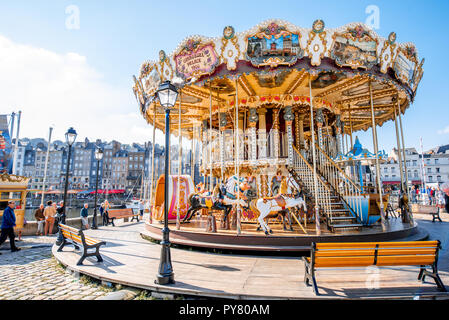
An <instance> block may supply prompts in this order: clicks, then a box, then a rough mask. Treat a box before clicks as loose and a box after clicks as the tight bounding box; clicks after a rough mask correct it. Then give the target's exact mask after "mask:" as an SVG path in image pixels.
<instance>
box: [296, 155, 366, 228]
mask: <svg viewBox="0 0 449 320" xmlns="http://www.w3.org/2000/svg"><path fill="white" fill-rule="evenodd" d="M317 167H318V166H317ZM289 172H290V174H291V175H292V177H293V178H294V179H295V181H296V183H297V184H298V185H299V186H300V187H301V189H302V190H303V192H304V195H305V198H306V199H305V200H306V203H307V205H308V206H310V209H311V210H312V212H314V210H315V209H314V208H315V206H316V203H315V201H316V200H315V193H314V190H315V183H314V174H313V167H312V165H311V164H310V163H309V161H307V160H306V158H305V157H304V156H303V155H302V154H301V153H299V152H298V151H297V150H296V149H294V156H293V164H292V165H291V166H289ZM317 172H318V174H317V197H316V198H317V200H318V206H319V208H320V215H321V217H322V219H323V220H324V222H325V223H326V225H327V227H328V229H329V230H330V231H331V232H335V231H336V230H347V229H348V230H351V229H361V228H362V227H363V224H361V223H360V221H359V220H358V218H357V215H356V214H355V211H354V210H353V209H352V208H351V206H350V205H349V204H348V203H347V202H346V201H345V200H344V198H343V196H342V195H341V194H340V193H339V192H338V191H337V190H336V188H334V187H333V185H332V183H331V182H330V181H329V179H326V176H325V175H324V174H322V173H321V172H320V171H319V170H317ZM309 212H310V211H309Z"/></svg>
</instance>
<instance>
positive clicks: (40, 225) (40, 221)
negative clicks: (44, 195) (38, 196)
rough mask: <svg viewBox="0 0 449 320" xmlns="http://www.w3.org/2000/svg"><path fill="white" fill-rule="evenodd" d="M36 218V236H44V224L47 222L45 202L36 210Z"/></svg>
mask: <svg viewBox="0 0 449 320" xmlns="http://www.w3.org/2000/svg"><path fill="white" fill-rule="evenodd" d="M34 218H35V219H36V221H37V231H36V236H42V235H43V234H44V224H45V216H44V204H43V203H41V205H40V206H39V208H37V209H36V211H34Z"/></svg>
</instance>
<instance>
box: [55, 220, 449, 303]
mask: <svg viewBox="0 0 449 320" xmlns="http://www.w3.org/2000/svg"><path fill="white" fill-rule="evenodd" d="M423 218H424V219H426V220H419V221H418V223H419V226H420V228H421V227H422V228H423V229H425V230H427V231H428V232H429V234H430V236H431V238H435V239H440V240H441V241H442V245H443V249H442V250H441V253H440V260H441V263H439V271H440V277H441V279H442V281H443V283H444V284H446V285H447V284H449V264H448V263H447V261H449V259H447V257H448V254H449V250H448V249H447V248H449V247H448V246H447V241H448V240H447V236H446V230H447V224H448V223H449V215H447V214H444V215H443V221H444V222H443V223H431V222H430V220H429V217H428V216H425V217H423ZM144 228H145V224H144V223H143V222H138V223H129V222H125V223H123V222H121V221H119V222H118V223H117V224H116V227H112V226H107V227H102V226H100V228H99V229H98V230H88V231H86V234H88V235H89V236H92V237H94V238H97V239H100V240H102V241H105V242H106V245H105V246H104V247H102V249H101V251H100V252H101V255H102V257H103V260H104V261H103V262H97V261H96V259H95V257H88V258H87V259H86V260H85V261H84V264H83V265H82V266H77V265H76V263H77V261H78V259H79V256H80V255H79V252H77V251H75V250H74V249H73V247H71V246H67V247H66V248H65V249H64V250H63V252H57V247H56V246H53V255H54V256H55V258H56V259H57V260H58V261H59V262H60V263H61V264H63V265H65V266H66V267H67V268H68V269H70V270H73V271H76V272H79V273H80V274H84V275H87V276H90V277H93V278H95V279H99V280H104V281H106V282H110V283H113V284H122V285H124V286H130V287H135V288H140V289H144V290H150V291H153V292H160V293H167V294H174V295H175V296H176V295H183V296H196V297H201V298H204V297H206V298H226V299H413V298H416V297H419V298H420V299H426V298H437V299H445V298H449V295H448V294H447V293H442V292H439V291H437V288H436V286H435V283H434V282H433V281H432V280H431V279H430V280H429V279H426V281H425V282H424V283H422V282H420V281H417V275H418V271H419V268H417V267H379V286H378V287H376V288H367V287H366V276H367V274H366V270H364V269H363V268H362V269H360V268H347V269H345V268H339V269H329V270H327V269H326V270H325V269H323V270H319V271H318V287H319V289H320V292H321V295H320V296H319V297H317V296H315V295H314V293H313V290H312V288H311V287H307V286H306V285H305V284H304V281H303V279H304V263H303V262H302V261H301V260H300V258H299V257H292V256H288V257H286V256H268V255H246V254H217V253H207V252H200V251H196V250H193V251H191V250H183V249H180V248H171V256H172V264H173V270H174V274H175V281H176V283H175V284H172V285H166V286H161V285H157V284H155V283H154V280H155V279H156V274H157V272H158V266H159V259H160V253H161V247H160V245H159V244H157V243H153V242H150V241H146V240H144V239H142V237H141V236H140V232H142V229H144ZM173 233H174V232H173Z"/></svg>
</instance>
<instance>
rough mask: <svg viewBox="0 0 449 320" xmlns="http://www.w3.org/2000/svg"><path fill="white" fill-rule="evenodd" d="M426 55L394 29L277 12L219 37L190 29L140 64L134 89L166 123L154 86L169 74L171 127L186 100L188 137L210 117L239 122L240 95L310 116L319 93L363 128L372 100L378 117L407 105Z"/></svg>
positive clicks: (246, 105)
mask: <svg viewBox="0 0 449 320" xmlns="http://www.w3.org/2000/svg"><path fill="white" fill-rule="evenodd" d="M423 63H424V59H422V60H421V61H419V59H418V53H417V49H416V48H415V46H414V45H413V44H412V43H401V44H400V43H397V42H396V33H395V32H391V33H390V34H389V35H388V37H387V38H386V39H385V38H383V37H381V36H379V35H377V34H376V33H375V32H374V31H373V30H372V29H371V28H370V27H368V26H366V25H365V24H362V23H351V24H348V25H345V26H343V27H340V28H336V29H327V28H325V24H324V22H323V21H322V20H316V21H315V22H314V23H313V26H312V28H302V27H299V26H296V25H294V24H292V23H289V22H286V21H282V20H268V21H265V22H262V23H260V24H258V25H257V26H255V27H253V28H251V29H249V30H247V31H243V32H236V31H235V30H234V28H233V27H232V26H226V27H225V28H224V30H223V34H222V35H221V36H219V37H215V38H209V37H204V36H199V35H195V36H191V37H188V38H186V39H185V40H183V41H182V42H181V43H180V44H179V45H178V47H177V48H176V49H175V50H174V51H173V52H172V53H170V54H166V53H165V51H163V50H161V51H160V52H159V60H158V61H145V62H144V63H143V64H142V65H141V68H140V70H139V73H138V76H136V77H134V86H133V90H134V94H135V96H136V98H137V100H138V102H139V104H140V109H141V112H142V114H143V116H144V117H145V119H146V120H147V121H148V122H149V123H151V124H152V123H153V120H154V118H155V124H156V127H157V128H158V129H161V130H164V110H163V108H162V107H161V106H160V105H159V104H158V101H157V99H154V94H155V92H156V90H157V88H158V86H159V84H160V83H161V82H163V81H165V80H170V81H171V82H172V83H173V84H175V85H177V86H178V88H180V89H181V93H180V94H179V97H178V102H177V106H176V107H175V110H174V111H172V128H173V129H175V130H177V128H178V126H179V119H178V117H179V112H178V110H177V109H178V108H180V114H181V130H182V135H184V136H187V137H189V138H191V137H192V133H193V132H194V129H193V127H198V126H200V125H203V126H204V125H205V124H204V123H203V121H204V120H206V121H209V119H210V118H212V119H211V121H210V123H211V124H212V127H214V128H218V127H219V126H222V127H223V126H224V127H229V128H232V127H233V125H234V121H233V112H234V111H233V110H234V108H235V106H236V103H238V106H239V111H240V112H248V111H249V114H251V109H270V108H275V109H276V108H278V109H282V108H283V107H287V106H289V107H292V109H293V110H294V111H295V112H299V113H300V114H303V115H304V117H305V119H307V118H308V117H309V116H310V111H309V110H310V106H309V105H310V103H311V100H310V93H311V94H312V97H313V100H312V101H313V107H314V109H315V110H318V109H321V110H322V111H323V113H324V116H325V117H326V119H327V120H326V121H327V123H328V125H331V124H335V123H338V124H340V123H341V128H342V130H345V131H349V128H351V131H352V130H353V131H357V130H367V129H368V128H370V127H371V125H372V124H371V101H372V102H373V109H374V116H375V121H376V124H377V125H382V124H383V123H384V122H385V121H388V120H391V119H394V108H396V107H397V106H398V104H399V108H400V110H401V112H402V113H403V112H405V109H406V108H408V107H409V105H410V103H412V102H413V99H414V97H415V94H416V90H417V87H418V84H419V82H420V80H421V78H422V76H423V68H422V66H423ZM210 114H212V117H210ZM253 114H254V112H253ZM206 123H207V122H206ZM305 123H307V121H305ZM209 126H210V124H209ZM174 132H176V131H174Z"/></svg>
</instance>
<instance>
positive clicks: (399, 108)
mask: <svg viewBox="0 0 449 320" xmlns="http://www.w3.org/2000/svg"><path fill="white" fill-rule="evenodd" d="M398 117H399V128H400V129H401V140H402V159H404V175H405V180H404V183H405V190H406V192H407V198H408V201H410V199H411V198H410V189H409V187H408V171H407V158H406V157H405V142H404V131H403V130H402V117H401V102H400V101H399V95H398ZM409 217H410V223H411V224H413V223H414V222H413V215H412V213H411V212H409Z"/></svg>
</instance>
